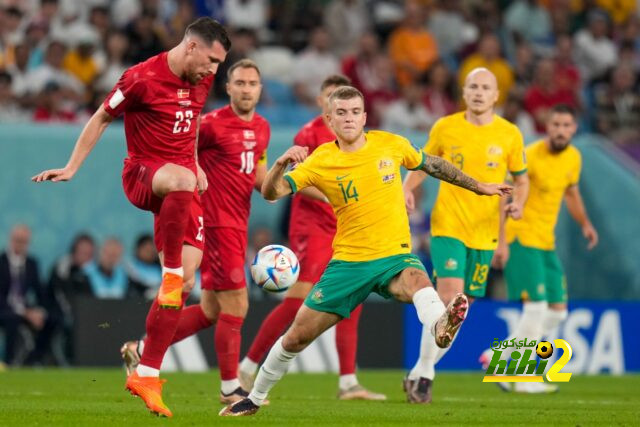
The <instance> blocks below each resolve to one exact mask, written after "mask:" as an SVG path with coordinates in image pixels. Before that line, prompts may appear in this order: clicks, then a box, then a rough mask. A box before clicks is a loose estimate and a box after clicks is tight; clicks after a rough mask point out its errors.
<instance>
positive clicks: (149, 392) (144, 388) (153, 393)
mask: <svg viewBox="0 0 640 427" xmlns="http://www.w3.org/2000/svg"><path fill="white" fill-rule="evenodd" d="M166 381H167V380H161V379H160V378H158V377H141V376H138V373H137V372H135V371H134V372H133V373H132V374H131V375H129V376H128V377H127V383H126V385H125V389H127V390H129V392H131V394H132V395H134V396H139V397H140V398H141V399H142V400H143V401H144V404H145V405H147V408H149V410H150V411H151V412H152V413H154V414H156V415H160V416H163V417H171V416H173V414H172V413H171V411H170V410H169V408H167V405H165V404H164V402H163V401H162V384H164V383H165V382H166Z"/></svg>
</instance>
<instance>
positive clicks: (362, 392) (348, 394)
mask: <svg viewBox="0 0 640 427" xmlns="http://www.w3.org/2000/svg"><path fill="white" fill-rule="evenodd" d="M338 399H340V400H387V396H386V395H384V394H382V393H375V392H373V391H371V390H367V389H366V388H364V387H362V386H361V385H360V384H356V385H354V386H353V387H349V388H348V389H340V390H339V391H338Z"/></svg>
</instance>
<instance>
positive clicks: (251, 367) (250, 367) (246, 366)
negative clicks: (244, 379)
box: [240, 356, 258, 374]
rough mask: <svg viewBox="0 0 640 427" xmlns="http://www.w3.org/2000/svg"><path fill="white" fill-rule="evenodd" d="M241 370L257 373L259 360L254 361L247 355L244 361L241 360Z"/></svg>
mask: <svg viewBox="0 0 640 427" xmlns="http://www.w3.org/2000/svg"><path fill="white" fill-rule="evenodd" d="M240 370H241V371H242V372H248V373H250V374H255V373H256V371H257V370H258V362H254V361H253V360H251V359H249V358H248V357H246V356H245V358H244V359H242V362H240Z"/></svg>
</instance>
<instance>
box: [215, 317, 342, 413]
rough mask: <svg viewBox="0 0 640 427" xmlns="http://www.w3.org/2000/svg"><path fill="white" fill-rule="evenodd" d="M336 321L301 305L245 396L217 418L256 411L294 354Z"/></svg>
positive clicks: (294, 356)
mask: <svg viewBox="0 0 640 427" xmlns="http://www.w3.org/2000/svg"><path fill="white" fill-rule="evenodd" d="M339 320H340V316H338V315H337V314H333V313H325V312H321V311H316V310H313V309H311V308H309V307H307V306H302V307H301V308H300V310H299V311H298V314H297V315H296V319H295V320H294V321H293V325H291V328H289V330H288V331H287V333H286V334H284V336H282V337H281V338H280V339H278V341H276V343H275V344H274V345H273V348H271V351H270V352H269V355H268V356H267V359H266V360H265V362H264V364H263V365H262V366H261V367H260V370H259V372H258V376H257V377H256V381H255V384H254V386H253V389H252V390H251V393H249V396H248V397H247V398H245V399H242V400H240V401H238V402H236V403H234V404H233V405H229V406H226V407H224V408H223V409H222V410H221V411H220V413H219V415H220V416H244V415H253V414H255V413H256V412H258V410H259V409H260V406H261V405H262V404H263V402H264V401H265V399H266V398H267V394H268V393H269V391H270V390H271V389H272V388H273V386H274V385H275V384H276V383H277V382H278V381H279V380H280V378H282V377H283V376H284V374H286V373H287V371H288V370H289V367H290V366H291V362H292V361H293V360H294V359H295V358H296V356H297V355H298V353H300V352H301V351H302V350H304V349H305V348H306V347H307V346H308V345H309V344H311V342H313V340H315V339H316V338H317V337H318V336H319V335H320V334H322V333H323V332H324V331H326V330H327V329H328V328H330V327H331V326H333V325H335V324H336V323H337V322H338V321H339Z"/></svg>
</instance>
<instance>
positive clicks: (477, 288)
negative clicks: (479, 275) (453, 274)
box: [469, 284, 483, 291]
mask: <svg viewBox="0 0 640 427" xmlns="http://www.w3.org/2000/svg"><path fill="white" fill-rule="evenodd" d="M482 288H483V286H482V285H473V284H471V285H469V290H470V291H477V290H480V289H482Z"/></svg>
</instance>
